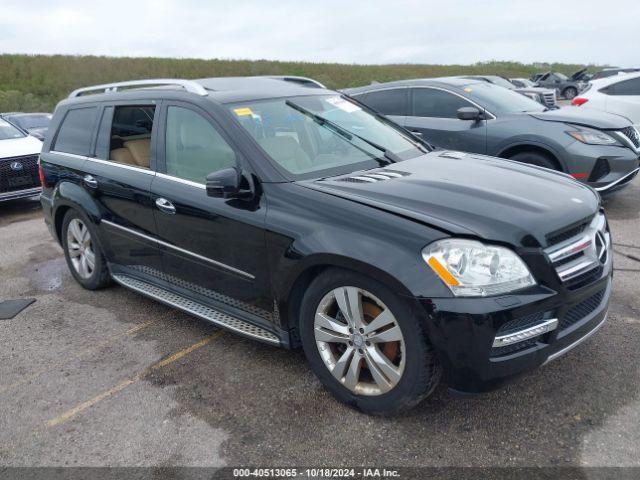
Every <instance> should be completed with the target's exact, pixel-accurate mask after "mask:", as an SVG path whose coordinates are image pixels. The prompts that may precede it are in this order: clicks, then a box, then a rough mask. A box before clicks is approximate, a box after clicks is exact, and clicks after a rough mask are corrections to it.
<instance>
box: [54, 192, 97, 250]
mask: <svg viewBox="0 0 640 480" xmlns="http://www.w3.org/2000/svg"><path fill="white" fill-rule="evenodd" d="M71 209H75V210H79V211H82V212H84V213H85V215H87V216H88V217H89V219H90V220H91V221H92V222H93V223H94V224H97V223H98V221H99V218H100V208H99V207H98V204H97V202H96V201H95V200H94V199H93V197H92V196H91V195H90V194H89V193H88V192H87V191H86V190H85V189H84V188H82V187H81V186H79V185H78V184H76V183H73V182H61V183H59V184H58V185H57V186H56V189H55V191H54V193H53V212H52V219H53V226H54V230H55V233H56V236H57V240H58V243H61V242H62V237H61V235H62V222H63V220H64V217H65V215H66V214H67V212H68V211H69V210H71Z"/></svg>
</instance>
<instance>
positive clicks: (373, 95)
mask: <svg viewBox="0 0 640 480" xmlns="http://www.w3.org/2000/svg"><path fill="white" fill-rule="evenodd" d="M356 98H358V97H356ZM361 100H362V102H363V103H364V104H366V105H368V106H369V107H371V108H373V109H374V110H375V111H376V112H378V113H381V114H383V115H406V114H407V89H406V88H394V89H389V90H380V91H378V92H370V93H367V94H365V95H364V97H361Z"/></svg>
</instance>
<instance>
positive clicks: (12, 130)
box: [0, 119, 25, 140]
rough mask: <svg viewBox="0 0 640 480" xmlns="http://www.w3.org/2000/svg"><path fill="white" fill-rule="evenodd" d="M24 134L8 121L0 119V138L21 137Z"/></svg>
mask: <svg viewBox="0 0 640 480" xmlns="http://www.w3.org/2000/svg"><path fill="white" fill-rule="evenodd" d="M24 136H25V135H24V133H22V132H21V131H20V130H18V129H17V128H16V127H14V126H13V125H11V124H10V123H9V122H7V121H6V120H2V119H0V140H11V139H12V138H22V137H24Z"/></svg>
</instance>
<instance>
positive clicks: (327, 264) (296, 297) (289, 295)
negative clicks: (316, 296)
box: [276, 254, 411, 345]
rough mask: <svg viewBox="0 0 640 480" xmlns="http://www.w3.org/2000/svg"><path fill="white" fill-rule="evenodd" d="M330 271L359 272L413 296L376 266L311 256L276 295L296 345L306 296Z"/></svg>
mask: <svg viewBox="0 0 640 480" xmlns="http://www.w3.org/2000/svg"><path fill="white" fill-rule="evenodd" d="M330 269H340V270H346V271H350V272H354V273H359V274H361V275H365V276H367V277H370V278H374V279H376V280H378V281H380V282H382V283H384V284H385V285H387V286H388V287H389V288H391V290H393V291H394V292H396V293H397V294H399V295H402V296H411V292H410V291H409V290H408V289H407V287H406V286H405V285H403V284H402V282H400V281H399V280H398V279H397V278H395V277H394V276H393V275H391V274H389V273H388V272H385V271H384V270H382V269H380V268H377V267H376V266H374V265H371V264H368V263H365V262H362V261H360V260H356V259H353V258H349V257H345V256H342V255H334V254H317V255H312V256H310V257H307V258H306V259H305V261H304V263H303V264H302V265H300V266H299V267H298V268H296V270H295V272H294V273H293V274H292V275H290V276H289V279H288V280H287V281H286V282H285V283H283V284H282V285H281V286H280V288H279V290H280V292H276V295H277V296H278V299H279V300H278V308H279V311H280V315H281V321H282V325H283V327H284V328H288V329H290V330H291V331H292V338H293V339H294V342H293V343H294V345H295V344H296V343H297V341H296V339H297V330H298V321H299V312H300V308H301V306H302V299H303V297H304V294H305V292H306V290H307V288H308V286H309V285H310V284H311V282H313V280H314V279H315V278H317V277H318V276H319V275H321V274H322V273H324V272H325V271H327V270H330Z"/></svg>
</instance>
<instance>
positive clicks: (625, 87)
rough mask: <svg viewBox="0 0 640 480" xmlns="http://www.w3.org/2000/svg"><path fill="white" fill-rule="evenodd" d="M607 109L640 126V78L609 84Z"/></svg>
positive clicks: (606, 91) (605, 91) (606, 90)
mask: <svg viewBox="0 0 640 480" xmlns="http://www.w3.org/2000/svg"><path fill="white" fill-rule="evenodd" d="M602 93H604V94H605V95H606V104H607V108H606V109H607V111H609V112H613V113H617V114H618V115H624V116H625V117H627V118H629V119H630V120H631V121H632V122H633V124H634V125H635V126H636V128H638V127H640V78H632V79H629V80H624V81H622V82H618V83H614V84H613V85H609V86H608V87H607V88H606V89H604V91H602Z"/></svg>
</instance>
